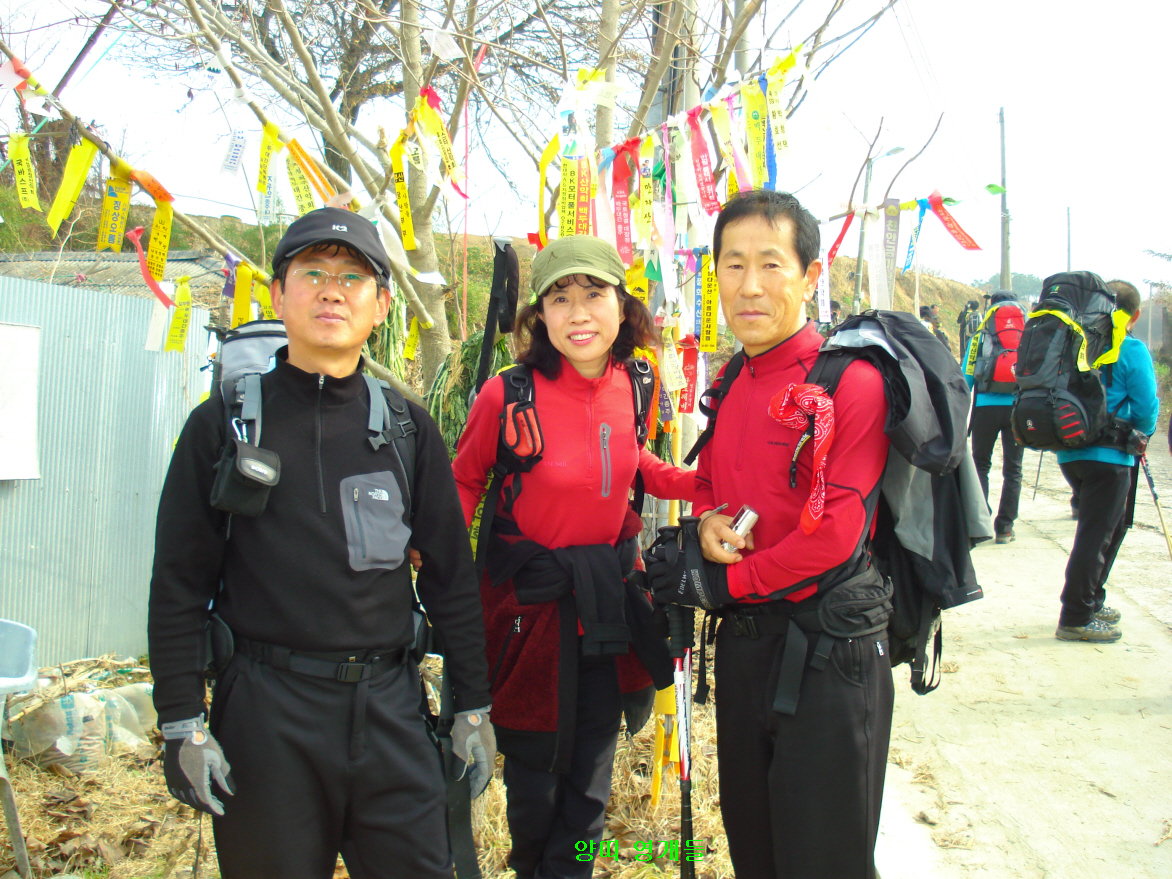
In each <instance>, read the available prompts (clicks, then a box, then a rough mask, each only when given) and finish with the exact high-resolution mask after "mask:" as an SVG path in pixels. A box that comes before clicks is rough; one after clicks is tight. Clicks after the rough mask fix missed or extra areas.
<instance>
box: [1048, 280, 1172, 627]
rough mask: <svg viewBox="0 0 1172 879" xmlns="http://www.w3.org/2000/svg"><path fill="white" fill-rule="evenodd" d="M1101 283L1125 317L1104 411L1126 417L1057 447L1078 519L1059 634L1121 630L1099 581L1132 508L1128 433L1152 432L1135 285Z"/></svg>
mask: <svg viewBox="0 0 1172 879" xmlns="http://www.w3.org/2000/svg"><path fill="white" fill-rule="evenodd" d="M1107 287H1108V288H1109V289H1110V290H1111V291H1113V292H1114V293H1115V308H1116V310H1117V311H1121V312H1124V313H1125V314H1127V315H1128V316H1129V318H1130V319H1129V320H1128V321H1127V331H1128V335H1127V337H1126V338H1125V339H1124V340H1123V344H1122V346H1121V347H1120V349H1119V359H1118V360H1117V361H1116V362H1115V363H1113V364H1108V365H1107V366H1105V367H1103V368H1102V373H1103V384H1104V385H1105V386H1106V388H1105V390H1106V394H1107V411H1108V412H1109V413H1111V414H1112V415H1113V416H1114V419H1116V420H1122V421H1123V422H1130V423H1129V424H1127V425H1126V426H1124V427H1122V428H1120V427H1115V428H1114V429H1112V430H1109V431H1108V438H1107V439H1105V441H1103V442H1101V443H1098V444H1096V445H1093V446H1088V447H1087V448H1083V449H1075V450H1071V451H1062V452H1058V463H1059V464H1060V465H1061V466H1062V475H1063V476H1065V477H1066V480H1067V481H1068V482H1069V483H1070V484H1071V486H1072V487H1073V488H1074V491H1075V495H1076V496H1077V497H1078V526H1077V528H1076V530H1075V533H1074V546H1073V547H1072V548H1071V550H1070V561H1069V562H1068V563H1067V565H1066V584H1065V586H1064V588H1063V590H1062V614H1061V616H1060V617H1059V618H1058V630H1057V632H1056V633H1055V635H1056V636H1057V637H1058V638H1060V639H1061V640H1063V641H1098V642H1105V641H1118V640H1119V639H1120V638H1121V637H1123V632H1122V631H1121V630H1120V628H1119V626H1118V625H1117V624H1118V623H1119V620H1120V618H1121V614H1120V613H1119V611H1118V610H1115V609H1114V608H1111V607H1107V606H1106V604H1105V602H1106V598H1107V592H1106V589H1105V588H1104V587H1105V585H1106V583H1107V578H1108V577H1110V575H1111V567H1112V565H1114V564H1115V557H1116V556H1117V555H1118V554H1119V548H1120V547H1121V546H1122V545H1123V538H1124V537H1125V536H1126V534H1127V529H1128V528H1130V527H1131V524H1132V518H1133V515H1134V513H1135V493H1136V487H1137V485H1138V484H1139V481H1138V478H1139V467H1138V461H1137V458H1136V456H1135V454H1131V452H1133V451H1136V449H1135V448H1134V440H1133V439H1132V434H1134V432H1136V431H1138V432H1139V434H1142V435H1143V436H1144V437H1148V436H1151V434H1152V433H1153V432H1154V431H1155V429H1156V419H1157V417H1158V416H1159V414H1160V400H1159V397H1158V396H1157V395H1156V372H1155V369H1154V368H1153V366H1152V356H1151V354H1149V353H1148V349H1147V348H1146V347H1145V346H1144V343H1143V342H1141V341H1140V340H1139V339H1137V338H1135V337H1134V336H1132V335H1131V329H1132V328H1133V327H1134V326H1135V323H1136V321H1138V320H1139V315H1140V298H1139V291H1138V290H1137V289H1136V288H1135V286H1134V285H1132V284H1129V283H1128V282H1127V281H1110V282H1108V284H1107ZM1044 292H1045V291H1043V293H1044ZM1116 423H1117V422H1116ZM1129 440H1130V442H1129Z"/></svg>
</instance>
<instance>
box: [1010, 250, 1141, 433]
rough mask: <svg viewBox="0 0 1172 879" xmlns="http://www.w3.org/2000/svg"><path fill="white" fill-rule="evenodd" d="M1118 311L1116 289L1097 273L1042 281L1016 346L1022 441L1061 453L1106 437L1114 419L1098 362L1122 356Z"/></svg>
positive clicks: (1015, 420)
mask: <svg viewBox="0 0 1172 879" xmlns="http://www.w3.org/2000/svg"><path fill="white" fill-rule="evenodd" d="M1114 315H1115V294H1114V293H1113V292H1111V290H1109V289H1108V288H1107V285H1106V284H1105V283H1104V282H1103V279H1102V278H1100V277H1099V276H1098V275H1096V274H1094V273H1093V272H1063V273H1061V274H1057V275H1051V276H1050V277H1049V278H1047V279H1046V280H1045V281H1044V282H1043V283H1042V299H1041V301H1040V302H1039V303H1038V307H1037V310H1036V311H1034V312H1033V313H1032V314H1030V317H1029V320H1028V321H1026V325H1025V331H1024V332H1023V333H1022V336H1021V345H1020V347H1019V348H1018V353H1017V387H1018V394H1017V401H1016V402H1015V403H1014V404H1013V415H1012V425H1013V433H1014V436H1016V437H1017V441H1018V442H1019V443H1021V444H1022V445H1023V446H1026V447H1027V448H1031V449H1041V450H1043V451H1055V452H1059V451H1063V450H1064V449H1081V448H1084V447H1086V446H1090V445H1095V444H1096V443H1097V442H1099V440H1100V439H1101V438H1102V436H1103V433H1104V431H1105V429H1106V428H1107V426H1108V424H1109V422H1110V420H1111V418H1110V413H1108V412H1107V397H1106V392H1105V390H1104V387H1103V376H1102V374H1101V373H1100V371H1099V367H1100V366H1107V367H1109V365H1110V364H1112V363H1114V362H1115V361H1116V360H1117V359H1118V358H1119V346H1120V345H1122V343H1123V338H1124V335H1125V331H1126V327H1125V325H1121V324H1118V323H1116V318H1115V317H1114ZM1108 378H1109V376H1108Z"/></svg>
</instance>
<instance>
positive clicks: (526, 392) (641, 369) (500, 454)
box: [468, 359, 655, 573]
mask: <svg viewBox="0 0 1172 879" xmlns="http://www.w3.org/2000/svg"><path fill="white" fill-rule="evenodd" d="M565 368H567V367H563V369H565ZM627 375H628V376H629V377H630V379H631V395H632V397H633V399H634V403H635V439H636V440H637V442H638V443H639V448H642V447H643V446H644V445H646V444H647V434H648V426H647V418H648V415H649V414H650V412H651V404H652V402H653V401H652V399H651V395H652V393H653V392H654V388H655V376H654V374H653V373H652V371H651V365H650V364H649V363H648V362H647V361H646V360H641V359H635V360H631V361H628V363H627ZM500 376H501V380H502V381H503V382H504V386H505V405H504V407H503V408H502V409H501V414H500V422H501V430H500V435H499V437H498V439H497V452H496V463H495V464H494V465H493V468H492V475H491V476H490V477H489V481H488V487H487V488H486V489H485V491H484V496H483V497H482V498H481V499H480V505H479V506H478V507H477V508H476V514H475V515H474V516H473V517H472V525H471V527H469V529H468V535H469V537H470V538H471V541H472V552H473V554H474V555H475V556H476V570H477V572H478V573H481V572H483V571H484V566H485V563H486V561H487V556H486V555H485V549H486V548H487V546H488V540H483V541H482V540H481V539H480V538H481V536H482V535H485V536H488V535H491V534H492V522H493V519H494V518H495V517H496V508H497V504H498V502H499V500H500V498H501V494H502V492H503V493H504V496H505V507H504V511H505V512H506V513H508V512H511V511H512V509H513V504H514V503H516V501H517V498H518V497H519V496H520V494H521V474H523V473H528V472H529V471H530V470H532V469H533V468H534V467H536V466H537V464H538V463H540V461H541V456H542V455H543V454H544V452H545V437H544V435H543V434H542V432H541V422H540V420H539V419H538V417H537V404H536V402H535V400H534V396H533V371H532V370H531V369H530V368H529V367H527V366H521V365H518V366H511V367H509V368H508V369H506V370H503V371H502V372H501V373H500ZM510 474H516V475H515V476H514V478H513V482H512V484H511V485H510V486H509V490H508V491H503V487H504V481H505V478H506V477H507V476H509V475H510ZM643 493H644V492H643V474H642V473H640V472H639V471H637V470H636V471H635V497H634V498H633V499H632V501H631V507H632V509H634V510H635V512H636V513H640V514H642V511H643Z"/></svg>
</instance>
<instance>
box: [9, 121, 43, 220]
mask: <svg viewBox="0 0 1172 879" xmlns="http://www.w3.org/2000/svg"><path fill="white" fill-rule="evenodd" d="M8 158H10V159H11V160H12V170H13V173H14V174H15V175H16V194H17V195H18V196H19V197H20V206H21V207H22V208H32V209H33V210H35V211H39V210H40V209H41V200H40V198H39V197H38V196H37V172H36V170H34V168H33V157H32V155H31V154H30V153H29V149H28V135H27V134H14V135H12V136H11V137H10V138H8Z"/></svg>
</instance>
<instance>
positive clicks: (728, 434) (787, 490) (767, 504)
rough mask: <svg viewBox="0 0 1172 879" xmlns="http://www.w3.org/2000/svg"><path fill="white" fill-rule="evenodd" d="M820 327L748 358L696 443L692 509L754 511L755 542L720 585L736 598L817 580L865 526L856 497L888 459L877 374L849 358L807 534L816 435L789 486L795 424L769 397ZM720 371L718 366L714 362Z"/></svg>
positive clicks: (807, 360) (789, 378)
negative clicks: (700, 445)
mask: <svg viewBox="0 0 1172 879" xmlns="http://www.w3.org/2000/svg"><path fill="white" fill-rule="evenodd" d="M821 344H822V337H821V336H820V335H819V334H818V331H817V330H816V329H815V325H814V324H813V323H807V324H806V325H805V326H804V327H803V328H802V329H801V330H799V331H798V332H797V333H795V334H794V335H793V336H791V337H790V338H788V339H786V340H785V341H784V342H782V343H781V344H780V345H778V346H777V347H775V348H771V349H770V350H769V351H766V352H765V353H763V354H758V355H757V356H755V357H749V358H746V360H745V364H744V366H743V368H742V369H741V372H740V375H738V376H737V377H736V379H735V380H734V381H733V383H732V385H731V386H730V388H729V392H728V395H727V396H726V397H725V398H724V400H723V401H722V402H721V404H720V413H719V416H718V418H717V421H716V432H715V433H714V434H713V437H712V440H711V441H710V442H709V443H708V445H706V446H705V447H704V450H703V451H702V452H701V453H700V460H699V464H698V466H697V469H696V473H697V483H696V487H697V492H696V502H695V504H694V505H693V514H694V515H697V516H698V515H700V514H701V513H704V512H706V511H708V510H711V509H714V508H715V507H717V506H718V505H720V504H728V509H727V510H726V512H727V513H728V514H729V515H734V514H735V513H736V511H737V510H738V509H740V507H741V505H742V504H748V505H749V506H751V507H752V508H753V509H754V510H756V511H757V513H758V515H759V516H760V519H759V521H758V522H757V524H756V526H754V528H753V541H754V545H755V546H756V547H757V549H756V550H755V551H752V552H748V551H746V552H744V553H742V554H743V555H744V557H745V558H744V561H741V562H738V563H737V564H735V565H729V568H728V587H729V592H730V594H731V595H732V596H733V598H735V599H737V600H738V601H760V600H762V599H768V598H769V596H770V595H771V594H772V593H773V592H776V591H777V590H779V589H784V588H785V587H787V586H792V585H794V584H795V583H801V582H803V581H807V580H814V582H813V583H811V585H809V586H807V587H805V588H803V589H799V590H797V591H795V592H793V593H790V594H789V595H787V596H785V597H786V598H788V599H789V600H790V601H801V600H802V599H803V598H806V597H808V596H810V595H812V594H814V592H815V591H816V589H817V583H816V580H817V578H818V577H819V576H820V575H821V574H823V573H825V572H826V571H829V570H831V569H832V568H835V567H837V566H838V565H841V564H842V563H843V562H845V561H847V559H848V558H849V557H850V555H851V552H852V551H853V550H854V548H855V547H856V546H857V545H858V543H859V538H860V537H861V536H862V534H863V528H864V527H866V510H865V509H864V506H863V501H864V499H865V498H866V497H867V496H868V495H869V494H870V493H871V492H872V491H873V490H874V489H875V486H876V485H877V484H878V482H879V479H880V478H881V477H882V475H883V468H884V465H885V464H886V462H887V449H888V440H887V437H886V435H885V434H884V433H883V425H884V423H885V421H886V420H887V399H886V397H885V396H884V393H883V379H882V377H881V376H880V374H879V372H878V370H876V369H875V368H874V367H873V366H871V365H870V364H868V363H863V362H859V361H856V362H855V363H852V364H851V365H850V366H849V367H847V369H846V372H845V373H844V374H843V377H842V380H841V381H840V382H839V385H838V390H837V391H836V393H835V394H834V398H833V399H834V418H835V433H834V441H833V443H832V444H831V446H830V450H829V453H828V454H827V457H826V508H825V512H824V513H823V516H822V523H821V525H820V526H819V527H818V528H817V530H815V531H814V533H813V534H809V535H807V534H805V533H804V532H803V531H802V529H801V527H800V525H799V518H800V516H801V512H802V507H803V506H804V505H805V503H806V500H807V498H809V496H810V480H811V476H812V461H813V453H814V444H813V443H812V442H808V443H806V445H805V447H804V448H803V449H802V451H801V452H800V453H799V455H798V474H797V488H791V487H790V479H789V472H790V461H791V460H792V458H793V453H794V445H795V443H797V442H798V440H799V439H800V438H801V436H802V431H801V430H799V429H797V428H793V427H783V426H782V425H781V424H780V423H779V422H777V421H776V420H774V419H773V418H772V417H771V416H770V415H769V412H768V408H769V401H770V400H772V399H773V396H774V395H775V394H777V393H779V392H781V391H784V390H785V389H786V388H787V387H789V386H790V385H791V384H803V383H805V382H806V376H807V374H808V373H809V371H810V368H811V367H812V366H813V365H814V360H815V358H816V357H817V356H818V348H819V347H820V346H821ZM722 372H723V371H722Z"/></svg>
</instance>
